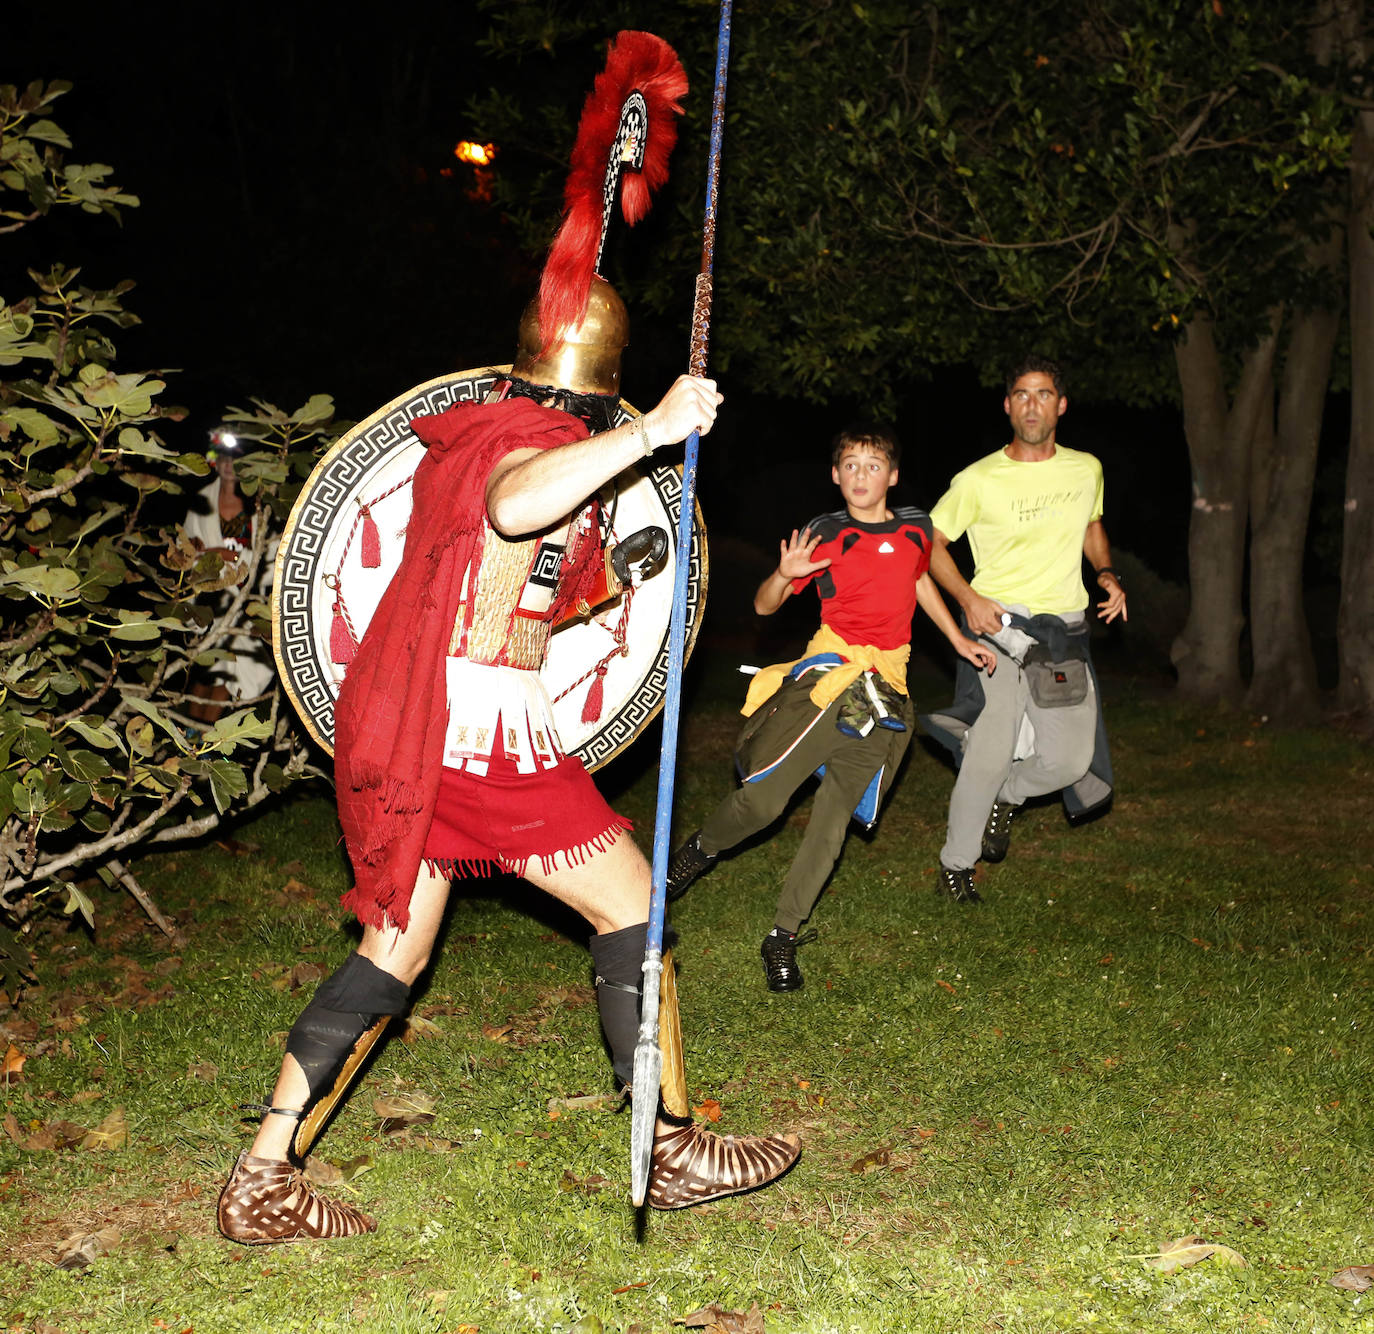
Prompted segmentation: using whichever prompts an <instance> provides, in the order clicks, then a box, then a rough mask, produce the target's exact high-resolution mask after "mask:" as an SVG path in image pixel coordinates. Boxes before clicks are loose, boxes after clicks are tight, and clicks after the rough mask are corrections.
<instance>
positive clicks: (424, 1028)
mask: <svg viewBox="0 0 1374 1334" xmlns="http://www.w3.org/2000/svg"><path fill="white" fill-rule="evenodd" d="M443 1034H444V1030H443V1029H442V1028H440V1027H439V1025H438V1024H435V1023H432V1022H431V1021H430V1020H428V1019H424V1018H422V1017H421V1016H420V1015H418V1014H412V1015H411V1016H410V1018H409V1019H407V1020H406V1026H405V1028H403V1029H402V1030H401V1041H402V1042H414V1041H415V1039H416V1038H437V1037H442V1036H443Z"/></svg>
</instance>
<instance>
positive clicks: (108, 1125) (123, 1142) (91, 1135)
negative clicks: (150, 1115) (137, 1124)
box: [81, 1107, 129, 1149]
mask: <svg viewBox="0 0 1374 1334" xmlns="http://www.w3.org/2000/svg"><path fill="white" fill-rule="evenodd" d="M128 1146H129V1123H128V1122H127V1121H126V1120H125V1119H124V1108H122V1107H116V1108H115V1109H114V1111H112V1112H111V1113H110V1114H109V1116H107V1117H106V1118H105V1119H104V1120H103V1121H102V1122H101V1123H100V1124H99V1125H98V1126H96V1128H95V1129H94V1130H88V1131H87V1132H86V1135H85V1138H84V1139H82V1141H81V1147H82V1148H83V1149H125V1148H128Z"/></svg>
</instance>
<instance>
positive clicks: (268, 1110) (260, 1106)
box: [234, 1102, 305, 1121]
mask: <svg viewBox="0 0 1374 1334" xmlns="http://www.w3.org/2000/svg"><path fill="white" fill-rule="evenodd" d="M234 1106H235V1108H236V1110H238V1111H240V1112H261V1113H262V1115H263V1116H289V1117H290V1118H291V1119H292V1120H293V1121H299V1120H300V1119H301V1117H303V1116H304V1115H305V1108H304V1107H273V1106H272V1105H271V1103H266V1102H239V1103H235V1104H234Z"/></svg>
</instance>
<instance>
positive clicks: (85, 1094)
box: [72, 1089, 105, 1107]
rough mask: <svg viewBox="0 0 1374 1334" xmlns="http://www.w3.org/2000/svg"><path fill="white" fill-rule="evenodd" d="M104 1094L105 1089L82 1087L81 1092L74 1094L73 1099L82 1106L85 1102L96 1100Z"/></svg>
mask: <svg viewBox="0 0 1374 1334" xmlns="http://www.w3.org/2000/svg"><path fill="white" fill-rule="evenodd" d="M104 1096H105V1090H104V1089H82V1090H81V1092H80V1093H73V1094H72V1101H73V1102H74V1103H76V1105H77V1106H78V1107H80V1106H82V1105H83V1104H85V1103H88V1102H95V1101H96V1099H97V1098H103V1097H104Z"/></svg>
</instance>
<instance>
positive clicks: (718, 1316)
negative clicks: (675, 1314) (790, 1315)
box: [682, 1302, 764, 1334]
mask: <svg viewBox="0 0 1374 1334" xmlns="http://www.w3.org/2000/svg"><path fill="white" fill-rule="evenodd" d="M682 1323H683V1324H684V1325H686V1326H687V1328H688V1329H701V1330H705V1331H706V1334H764V1328H763V1312H762V1311H761V1310H759V1304H758V1302H753V1303H752V1304H751V1305H750V1307H749V1309H748V1310H747V1311H727V1310H725V1309H724V1308H723V1307H720V1306H717V1305H716V1304H715V1302H712V1303H711V1305H710V1306H703V1307H702V1308H701V1310H700V1311H693V1312H692V1314H691V1315H689V1316H686V1317H685V1318H684V1319H683V1322H682Z"/></svg>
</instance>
